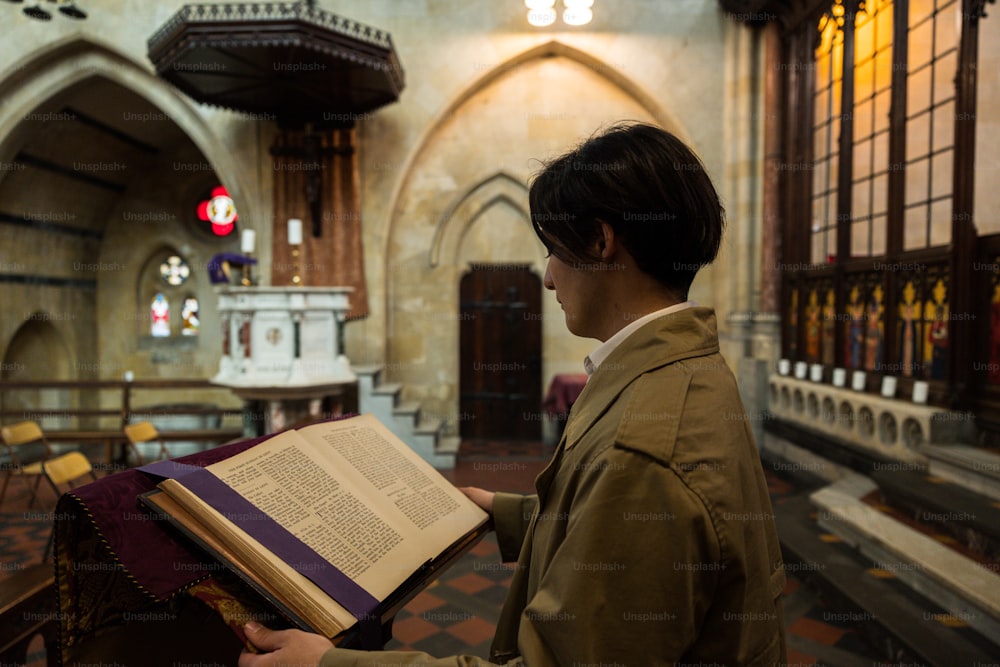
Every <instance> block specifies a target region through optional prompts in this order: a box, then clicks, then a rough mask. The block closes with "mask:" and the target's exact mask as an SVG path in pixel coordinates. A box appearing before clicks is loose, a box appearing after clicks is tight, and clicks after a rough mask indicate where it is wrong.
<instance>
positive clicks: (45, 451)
mask: <svg viewBox="0 0 1000 667" xmlns="http://www.w3.org/2000/svg"><path fill="white" fill-rule="evenodd" d="M0 435H2V436H3V442H4V445H5V446H6V447H7V452H8V454H9V458H10V460H9V461H8V462H7V463H6V464H5V466H4V472H5V473H6V474H5V475H4V478H3V489H0V505H2V504H3V499H4V497H5V496H6V494H7V484H8V483H9V482H10V478H11V477H15V476H16V477H21V478H22V479H24V480H25V482H26V483H27V484H28V489H29V490H30V491H31V503H30V504H29V505H28V507H32V506H34V504H35V500H37V499H38V485H39V484H40V483H41V481H42V477H43V476H44V472H43V470H42V462H43V461H45V460H46V459H49V458H51V457H52V448H51V447H50V446H49V442H48V440H46V439H45V434H44V433H42V429H41V428H39V426H38V424H36V423H35V422H33V421H26V422H20V423H17V424H14V425H12V426H4V427H3V428H2V429H0ZM32 444H36V445H37V444H41V448H40V449H41V451H36V452H35V453H34V455H33V456H32V455H31V454H28V455H27V456H21V455H19V454H18V449H20V450H21V452H22V453H24V451H25V450H26V449H27V448H28V446H30V445H32ZM36 449H39V448H37V447H36ZM29 457H30V458H34V459H36V460H34V461H25V460H24V459H26V458H29ZM28 477H34V478H35V483H34V485H32V484H31V483H30V482H28Z"/></svg>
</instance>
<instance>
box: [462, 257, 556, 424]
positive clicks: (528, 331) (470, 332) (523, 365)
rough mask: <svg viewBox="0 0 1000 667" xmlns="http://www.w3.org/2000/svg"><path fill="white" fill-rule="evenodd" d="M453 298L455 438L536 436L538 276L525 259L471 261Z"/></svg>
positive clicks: (539, 357) (539, 375)
mask: <svg viewBox="0 0 1000 667" xmlns="http://www.w3.org/2000/svg"><path fill="white" fill-rule="evenodd" d="M460 301H461V306H460V311H461V312H460V315H459V321H460V325H461V326H460V341H461V357H460V366H461V371H460V377H459V382H460V385H459V387H460V400H459V405H460V411H461V419H460V420H459V424H460V432H461V435H462V437H463V438H468V439H491V440H541V433H542V430H541V420H540V416H541V406H542V282H541V280H540V279H539V278H538V276H536V275H535V274H534V273H532V272H531V268H530V266H529V265H528V264H473V265H472V267H471V270H470V272H469V273H466V274H465V275H464V276H462V282H461V287H460Z"/></svg>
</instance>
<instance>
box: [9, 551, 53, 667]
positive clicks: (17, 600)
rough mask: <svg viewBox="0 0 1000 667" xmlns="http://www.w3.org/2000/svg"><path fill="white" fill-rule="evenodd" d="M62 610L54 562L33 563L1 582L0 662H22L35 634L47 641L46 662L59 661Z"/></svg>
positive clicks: (15, 663) (23, 662) (19, 663)
mask: <svg viewBox="0 0 1000 667" xmlns="http://www.w3.org/2000/svg"><path fill="white" fill-rule="evenodd" d="M58 619H59V610H58V608H57V607H56V590H55V579H54V570H53V566H52V564H51V563H40V564H38V565H30V566H28V567H26V568H24V569H23V570H19V571H18V572H16V573H15V574H13V575H11V576H9V577H7V578H5V579H4V580H3V581H2V583H0V663H2V664H13V665H23V664H25V663H26V662H27V657H28V655H27V654H28V645H29V644H30V643H31V640H32V639H34V637H35V636H36V635H39V634H40V635H41V636H42V638H43V640H44V642H45V655H46V662H47V664H49V665H56V664H58V660H57V657H58V651H59V622H58Z"/></svg>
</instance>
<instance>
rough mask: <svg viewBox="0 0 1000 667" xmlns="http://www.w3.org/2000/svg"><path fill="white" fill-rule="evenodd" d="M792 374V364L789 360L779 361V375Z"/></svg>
mask: <svg viewBox="0 0 1000 667" xmlns="http://www.w3.org/2000/svg"><path fill="white" fill-rule="evenodd" d="M791 372H792V362H791V361H789V360H788V359H779V360H778V375H788V374H789V373H791Z"/></svg>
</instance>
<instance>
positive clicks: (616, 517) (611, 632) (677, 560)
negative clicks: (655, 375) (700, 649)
mask: <svg viewBox="0 0 1000 667" xmlns="http://www.w3.org/2000/svg"><path fill="white" fill-rule="evenodd" d="M553 510H554V511H553V512H549V511H548V508H546V507H542V508H540V514H539V518H538V520H537V521H538V524H537V525H536V527H535V530H536V534H537V533H538V531H539V530H541V526H542V522H543V521H546V520H553V521H560V520H565V521H566V524H565V526H566V534H565V537H564V539H563V540H562V542H561V543H560V544H559V546H558V547H557V549H556V551H555V552H554V553H553V555H552V558H551V562H550V563H549V565H548V567H547V568H546V570H545V571H544V572H543V573H539V576H540V580H539V584H538V589H537V592H536V593H535V594H534V595H533V596H532V598H531V599H530V600H529V601H528V604H527V607H526V608H525V611H524V613H523V614H522V616H521V624H520V628H519V633H518V648H519V649H520V651H521V655H522V656H523V659H524V663H525V664H526V665H529V667H542V666H549V665H552V666H555V665H573V664H576V665H581V664H617V665H627V666H629V667H653V666H656V665H674V664H675V663H677V662H678V661H679V660H681V659H682V657H683V656H684V654H685V652H686V651H687V650H688V649H689V648H690V647H691V645H692V643H693V642H694V641H695V639H696V638H697V636H698V631H699V628H700V627H701V625H702V621H703V619H704V617H705V615H706V612H707V611H708V608H709V606H710V604H711V601H712V597H713V595H714V591H715V588H716V585H717V581H718V579H719V572H718V570H719V569H720V568H721V567H724V564H723V563H722V562H721V548H720V540H719V538H718V536H717V534H716V531H715V528H714V525H713V522H712V520H711V514H710V510H709V509H708V508H707V507H706V505H705V503H704V502H703V500H702V498H701V497H700V496H699V495H698V493H697V492H696V491H694V490H692V489H690V488H688V486H687V485H686V484H685V482H684V480H683V479H681V478H680V477H679V476H678V475H677V474H675V473H674V471H672V470H671V469H670V468H669V467H667V466H664V465H662V464H660V463H659V462H656V461H654V460H652V459H650V458H649V457H646V456H644V455H642V454H638V453H635V452H630V451H623V450H618V449H610V450H608V451H606V452H605V453H604V454H603V455H602V456H601V457H599V458H598V460H597V461H596V462H595V463H594V464H593V465H592V471H591V472H588V473H587V474H586V475H585V476H584V478H583V479H582V480H581V481H580V486H579V490H578V492H577V495H576V497H575V498H574V501H573V506H572V507H571V508H570V510H569V512H568V520H566V519H565V518H564V517H560V516H559V515H560V514H561V508H560V509H558V510H556V508H553ZM550 514H554V516H552V517H551V519H550V518H549V515H550Z"/></svg>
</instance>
